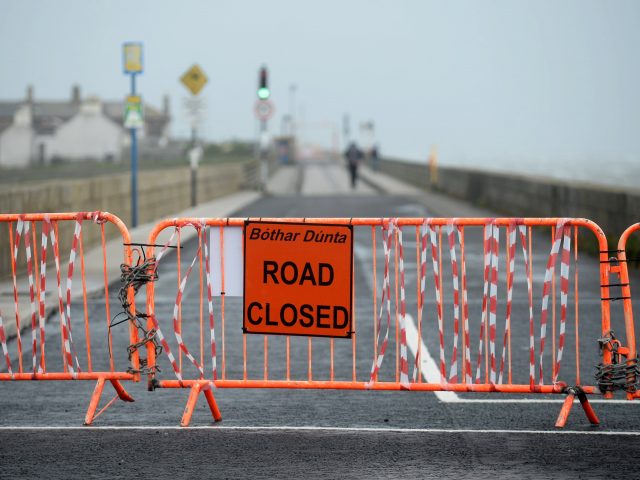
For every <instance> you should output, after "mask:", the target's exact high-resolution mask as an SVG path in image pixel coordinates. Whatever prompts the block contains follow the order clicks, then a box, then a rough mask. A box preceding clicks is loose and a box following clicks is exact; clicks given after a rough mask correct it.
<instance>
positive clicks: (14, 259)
mask: <svg viewBox="0 0 640 480" xmlns="http://www.w3.org/2000/svg"><path fill="white" fill-rule="evenodd" d="M23 227H24V222H23V221H22V218H21V217H20V218H18V221H17V223H16V232H15V237H14V240H13V252H12V254H11V270H12V273H13V305H14V309H15V314H16V335H17V338H16V340H17V343H18V351H19V352H22V336H21V335H20V327H21V325H20V306H19V301H18V277H17V275H18V247H19V246H20V238H21V237H22V229H23ZM20 370H22V363H21V364H20Z"/></svg>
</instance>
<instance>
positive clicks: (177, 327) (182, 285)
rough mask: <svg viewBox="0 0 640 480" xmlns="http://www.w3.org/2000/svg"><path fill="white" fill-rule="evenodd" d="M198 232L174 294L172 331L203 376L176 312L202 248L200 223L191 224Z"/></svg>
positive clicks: (181, 348)
mask: <svg viewBox="0 0 640 480" xmlns="http://www.w3.org/2000/svg"><path fill="white" fill-rule="evenodd" d="M192 226H193V227H194V228H195V229H196V230H197V232H198V249H197V251H196V254H195V256H194V257H193V260H192V261H191V265H189V268H188V269H187V271H186V273H185V275H184V277H183V278H182V280H181V281H180V286H179V287H178V294H177V295H176V302H175V304H174V306H173V333H174V335H175V337H176V341H177V342H178V347H179V348H180V350H181V351H182V353H184V354H185V355H186V356H187V358H188V359H189V361H191V363H193V365H194V366H195V367H196V368H197V369H198V370H199V371H200V377H201V378H204V369H203V368H202V366H201V365H200V364H199V363H198V361H197V360H196V359H195V357H194V356H193V355H192V354H191V352H190V351H189V349H188V348H187V345H186V344H185V342H184V339H183V338H182V333H181V331H180V330H181V329H180V323H179V321H178V316H179V315H178V313H179V311H180V307H181V305H182V298H183V297H184V289H185V287H186V286H187V280H189V276H190V275H191V271H192V270H193V266H194V265H195V263H196V260H198V257H199V255H200V251H201V248H202V238H201V237H202V229H201V228H200V225H192Z"/></svg>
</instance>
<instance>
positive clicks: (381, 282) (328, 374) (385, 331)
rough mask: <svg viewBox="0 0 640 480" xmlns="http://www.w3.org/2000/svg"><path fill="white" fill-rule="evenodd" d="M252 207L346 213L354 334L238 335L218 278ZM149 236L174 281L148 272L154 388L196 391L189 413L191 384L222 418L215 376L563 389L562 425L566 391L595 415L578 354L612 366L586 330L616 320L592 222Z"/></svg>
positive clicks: (352, 221)
mask: <svg viewBox="0 0 640 480" xmlns="http://www.w3.org/2000/svg"><path fill="white" fill-rule="evenodd" d="M247 220H252V221H264V222H299V223H307V224H332V225H335V224H340V225H351V226H353V228H354V236H355V245H354V261H353V272H354V274H355V275H354V278H356V279H357V281H355V282H354V284H353V291H352V296H353V299H354V303H355V310H354V311H355V314H354V317H353V319H352V322H353V335H352V336H351V338H350V339H338V338H328V339H327V338H311V337H307V338H305V337H289V336H284V337H281V336H268V335H249V334H246V333H243V331H242V328H241V323H242V315H243V307H242V305H241V299H240V298H234V297H230V296H229V295H228V294H227V292H225V278H224V275H225V273H224V272H225V267H224V264H225V249H228V248H230V245H226V244H225V238H226V233H225V232H226V231H228V230H230V229H236V230H239V231H240V232H241V235H239V236H238V235H236V236H233V238H236V239H240V240H236V241H240V242H241V241H242V238H243V236H242V235H244V225H245V221H247ZM187 231H190V232H191V234H192V235H193V234H195V242H185V241H184V239H183V236H184V234H185V232H187ZM582 235H594V236H595V239H596V242H597V244H598V245H599V247H600V251H601V253H600V263H599V264H598V262H597V261H594V259H592V258H591V259H590V258H589V256H588V255H579V239H580V238H581V236H582ZM501 239H502V240H501ZM212 241H213V242H214V243H216V246H215V247H212V245H211V243H212ZM148 244H149V247H148V249H147V253H146V255H147V258H148V259H153V260H154V264H155V266H154V271H153V274H154V275H155V274H156V273H157V274H158V275H159V278H160V281H161V282H163V280H165V279H167V278H170V280H169V282H170V283H171V284H175V285H176V287H175V288H173V287H167V285H166V283H161V284H158V283H157V282H154V281H150V282H149V283H148V284H147V291H146V304H147V315H148V317H149V323H148V331H150V332H152V334H153V335H154V339H155V342H154V343H153V344H152V343H148V344H147V347H148V352H147V354H148V360H147V362H148V365H149V388H150V389H151V390H153V389H159V388H190V389H191V392H190V395H189V399H188V402H187V406H186V409H185V411H184V414H183V417H182V422H181V424H182V425H183V426H186V425H188V424H189V423H190V420H191V416H192V413H193V410H194V406H195V404H196V401H197V398H198V395H199V393H200V392H203V393H204V394H205V397H206V399H207V401H208V404H209V406H210V409H211V412H212V415H213V417H214V419H215V420H220V419H221V414H220V411H219V409H218V407H217V405H216V401H215V399H214V395H213V389H214V388H290V389H309V388H311V389H350V390H367V389H370V390H409V391H431V392H433V391H450V392H457V393H459V394H465V393H469V392H472V393H483V392H484V393H488V392H494V393H502V394H566V395H567V398H566V401H565V403H564V405H563V408H562V411H561V413H560V416H559V418H558V421H557V423H556V426H558V427H561V426H564V423H565V422H566V419H567V416H568V414H569V411H570V409H571V406H572V405H573V399H574V397H576V396H577V397H578V398H579V399H580V401H581V404H582V406H583V408H584V409H585V412H586V414H587V417H588V418H589V420H590V421H591V422H592V423H598V419H597V417H596V415H595V413H594V412H593V410H592V409H591V407H590V405H589V403H588V401H587V397H586V395H590V394H597V393H600V391H601V390H602V389H601V386H599V385H597V384H595V383H591V382H590V381H588V380H587V381H585V380H584V378H585V372H586V369H589V370H590V369H591V368H590V367H591V365H590V364H588V363H587V364H586V365H585V362H584V361H582V362H581V359H582V357H584V356H585V355H587V353H589V352H590V353H591V355H590V356H589V355H587V357H588V358H587V361H590V360H593V362H594V363H595V362H600V363H601V365H602V366H604V368H606V366H607V365H611V364H612V352H611V351H610V350H608V349H606V348H604V349H602V353H601V354H599V353H598V349H597V343H596V340H597V339H598V338H600V337H602V336H604V335H606V334H607V332H610V331H611V320H610V302H611V298H610V294H609V283H610V282H609V264H608V263H607V261H608V256H607V253H606V250H607V243H606V238H605V235H604V234H603V232H602V230H601V229H600V228H599V227H598V226H597V225H596V224H594V223H593V222H591V221H589V220H586V219H578V218H570V219H566V218H495V219H489V218H455V219H451V218H426V219H425V218H398V219H392V218H348V219H345V218H299V219H291V218H288V219H281V218H276V219H266V218H262V219H257V218H256V219H243V218H205V219H198V218H178V219H173V220H164V221H162V222H160V223H158V224H157V225H156V226H155V227H154V229H153V231H152V232H151V234H150V236H149V239H148ZM236 247H237V245H236ZM274 248H275V245H274ZM283 248H284V247H283ZM156 254H157V255H156ZM212 259H217V260H216V262H217V263H216V264H217V265H219V267H220V268H219V270H216V269H214V268H211V265H213V264H214V263H213V262H212ZM445 259H446V260H445ZM505 267H506V268H505ZM155 268H157V270H155ZM152 276H153V275H150V277H152ZM216 277H220V278H216ZM252 280H253V279H250V278H245V282H250V281H252ZM214 284H216V285H218V287H214ZM580 285H582V288H580V289H579V286H580ZM159 288H161V289H162V293H159V290H158V289H159ZM216 288H218V289H219V291H216ZM367 290H369V291H368V292H367ZM514 293H515V296H514ZM581 305H582V308H581ZM356 317H357V318H356ZM356 324H357V327H356ZM172 333H173V334H172ZM581 336H582V337H586V338H589V340H590V341H589V343H588V347H587V348H586V349H582V348H581V344H580V337H581ZM513 342H517V343H516V344H515V345H514V344H513ZM161 350H164V353H163V354H162V355H157V354H159V353H160V351H161ZM394 350H395V351H394ZM430 350H431V351H434V352H437V353H436V354H435V355H434V357H435V359H432V358H431V356H430V354H429V351H430ZM583 350H584V352H583ZM276 359H277V361H276ZM562 367H564V368H562ZM160 369H162V371H163V372H165V373H166V371H173V374H174V375H175V379H166V378H161V373H160ZM604 393H605V397H606V398H608V397H611V394H612V392H609V391H604Z"/></svg>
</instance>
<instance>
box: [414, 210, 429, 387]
mask: <svg viewBox="0 0 640 480" xmlns="http://www.w3.org/2000/svg"><path fill="white" fill-rule="evenodd" d="M426 222H427V220H426V219H425V221H424V222H423V224H422V225H421V227H420V297H419V300H418V301H419V303H418V308H419V309H420V312H419V313H418V314H419V315H420V318H422V310H423V308H424V291H425V288H426V284H427V223H426ZM417 342H418V344H417V345H416V352H417V354H416V358H415V362H414V365H413V375H412V381H413V382H414V383H415V382H416V381H417V380H418V372H419V371H420V365H419V363H420V361H421V359H420V352H421V347H422V345H421V344H422V339H421V338H418V340H417Z"/></svg>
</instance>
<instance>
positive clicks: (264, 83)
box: [258, 66, 271, 100]
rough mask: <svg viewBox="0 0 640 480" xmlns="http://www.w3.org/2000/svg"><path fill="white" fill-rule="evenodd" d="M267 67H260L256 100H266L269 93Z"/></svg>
mask: <svg viewBox="0 0 640 480" xmlns="http://www.w3.org/2000/svg"><path fill="white" fill-rule="evenodd" d="M268 75H269V74H268V72H267V67H265V66H263V67H260V77H259V79H258V98H259V99H260V100H267V99H268V98H269V95H271V92H270V91H269V81H268Z"/></svg>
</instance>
